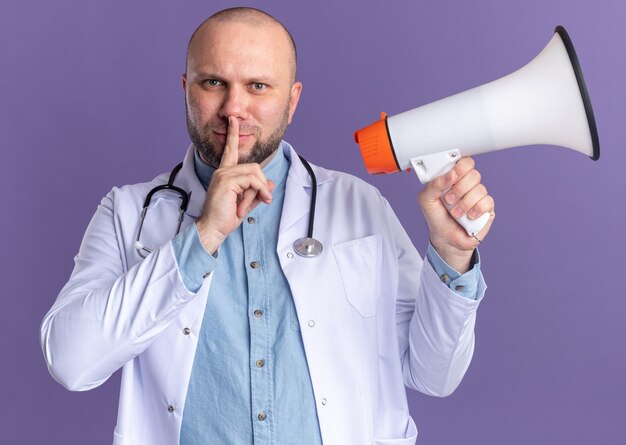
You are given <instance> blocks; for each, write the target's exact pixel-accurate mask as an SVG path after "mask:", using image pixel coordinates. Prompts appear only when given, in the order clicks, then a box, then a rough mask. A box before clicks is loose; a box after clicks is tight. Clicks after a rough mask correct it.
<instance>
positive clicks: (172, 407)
mask: <svg viewBox="0 0 626 445" xmlns="http://www.w3.org/2000/svg"><path fill="white" fill-rule="evenodd" d="M167 410H168V411H169V412H170V413H173V412H174V405H168V406H167Z"/></svg>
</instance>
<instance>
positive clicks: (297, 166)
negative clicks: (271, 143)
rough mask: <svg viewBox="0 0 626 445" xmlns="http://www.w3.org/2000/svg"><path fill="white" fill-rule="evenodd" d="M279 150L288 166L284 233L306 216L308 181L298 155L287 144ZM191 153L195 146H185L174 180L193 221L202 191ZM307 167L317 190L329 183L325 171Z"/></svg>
mask: <svg viewBox="0 0 626 445" xmlns="http://www.w3.org/2000/svg"><path fill="white" fill-rule="evenodd" d="M280 148H282V150H283V152H284V154H285V156H286V157H287V159H289V161H290V164H291V166H290V168H289V174H288V176H287V190H286V193H285V203H284V206H283V209H285V208H287V209H289V212H284V211H283V215H282V217H281V227H282V228H283V229H286V228H287V227H289V226H291V225H292V224H294V223H295V222H296V221H298V220H299V219H300V218H302V217H303V216H304V215H307V214H308V213H309V209H310V192H307V191H306V189H310V188H311V178H310V177H309V173H308V172H307V170H306V168H305V167H304V165H303V164H302V161H300V158H299V157H298V154H297V153H296V151H295V150H294V149H293V147H292V146H291V145H289V143H288V142H285V141H282V142H281V144H280ZM194 150H195V146H194V145H193V144H189V147H188V148H187V154H186V155H185V159H184V160H183V168H182V169H181V171H180V173H179V175H178V177H177V178H176V181H175V183H176V184H178V185H179V186H180V187H182V188H183V189H184V190H185V191H187V193H189V194H190V195H191V196H190V199H189V206H188V207H187V214H188V215H189V216H192V217H194V218H197V217H199V216H200V213H202V207H203V205H204V197H205V195H206V191H205V190H204V187H202V184H201V183H200V180H199V179H198V176H197V175H196V169H195V164H194V162H195V161H194ZM311 167H312V168H313V171H314V172H315V177H316V178H317V185H318V187H319V186H320V185H321V184H324V183H325V182H328V181H330V180H332V178H331V176H330V175H329V173H328V171H327V170H326V169H323V168H320V167H317V166H315V165H311Z"/></svg>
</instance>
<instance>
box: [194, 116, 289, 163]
mask: <svg viewBox="0 0 626 445" xmlns="http://www.w3.org/2000/svg"><path fill="white" fill-rule="evenodd" d="M186 114H187V131H188V132H189V138H190V139H191V142H192V143H193V144H194V145H195V147H196V149H197V150H198V152H199V153H200V157H201V158H202V160H203V161H204V162H206V163H207V164H209V165H210V166H212V167H215V168H218V167H219V165H220V162H221V160H222V153H223V148H222V151H220V152H218V151H217V149H216V144H215V143H214V142H213V141H211V135H212V134H214V131H215V130H223V129H224V125H215V124H211V123H208V124H206V125H205V127H204V131H203V133H200V130H199V129H198V128H197V127H196V126H195V125H194V124H193V123H192V122H191V119H190V118H189V108H187V113H186ZM288 121H289V107H285V113H284V114H283V117H282V120H281V122H280V124H279V126H278V127H277V128H276V129H275V130H274V131H273V132H272V134H270V135H269V136H268V137H267V138H265V139H263V140H262V139H260V138H259V137H258V135H259V134H260V129H259V127H249V126H243V127H240V130H242V129H243V130H244V131H246V132H247V133H250V134H254V135H255V136H256V142H255V143H254V145H253V146H252V148H251V149H250V152H249V153H248V154H247V155H242V154H241V153H239V160H238V162H237V163H238V164H251V163H257V164H260V163H261V162H263V161H264V160H265V159H267V158H268V157H269V156H270V155H271V154H272V153H274V152H275V151H276V149H277V148H278V146H279V145H280V141H281V140H282V139H283V135H284V134H285V131H286V130H287V125H288ZM227 127H228V126H227V125H226V128H227Z"/></svg>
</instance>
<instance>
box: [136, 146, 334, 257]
mask: <svg viewBox="0 0 626 445" xmlns="http://www.w3.org/2000/svg"><path fill="white" fill-rule="evenodd" d="M299 157H300V160H301V161H302V164H303V165H304V168H306V170H307V172H308V173H309V176H310V178H311V184H312V189H311V204H310V209H309V228H308V230H307V236H306V237H304V238H298V239H297V240H296V241H295V242H294V243H293V248H294V250H295V251H296V253H297V254H298V255H300V256H302V257H305V258H313V257H316V256H318V255H319V254H320V253H322V250H324V246H323V245H322V243H321V242H319V241H318V240H316V239H315V238H313V225H314V222H315V203H316V202H317V178H316V177H315V173H314V172H313V169H312V168H311V166H310V165H309V163H308V162H307V161H306V159H304V158H303V157H302V156H299ZM182 167H183V163H182V162H181V163H180V164H178V165H177V166H176V167H174V169H173V170H172V172H171V173H170V177H169V179H168V180H167V184H163V185H159V186H157V187H154V188H153V189H152V190H150V191H149V192H148V194H147V195H146V199H145V200H144V202H143V209H142V210H141V221H140V222H139V230H138V231H137V238H136V240H135V249H137V253H139V256H141V257H142V258H145V257H146V256H148V255H149V254H150V253H151V252H152V251H153V250H154V249H151V248H149V247H148V246H146V245H145V244H143V243H142V242H141V229H142V228H143V223H144V220H145V219H146V215H147V214H148V208H149V207H150V201H152V197H153V196H154V194H155V193H157V192H160V191H161V190H171V191H173V192H175V193H177V194H178V195H179V197H180V199H181V201H180V212H179V215H178V227H177V228H176V234H178V232H180V226H181V225H182V223H183V219H184V218H185V213H186V212H187V206H188V205H189V196H190V194H188V193H187V192H186V191H185V190H183V189H182V188H180V187H177V186H175V185H174V180H175V179H176V176H177V175H178V172H179V171H180V169H181V168H182Z"/></svg>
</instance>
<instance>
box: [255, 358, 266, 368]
mask: <svg viewBox="0 0 626 445" xmlns="http://www.w3.org/2000/svg"><path fill="white" fill-rule="evenodd" d="M263 366H265V360H263V359H260V360H257V361H256V367H257V368H262V367H263Z"/></svg>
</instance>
